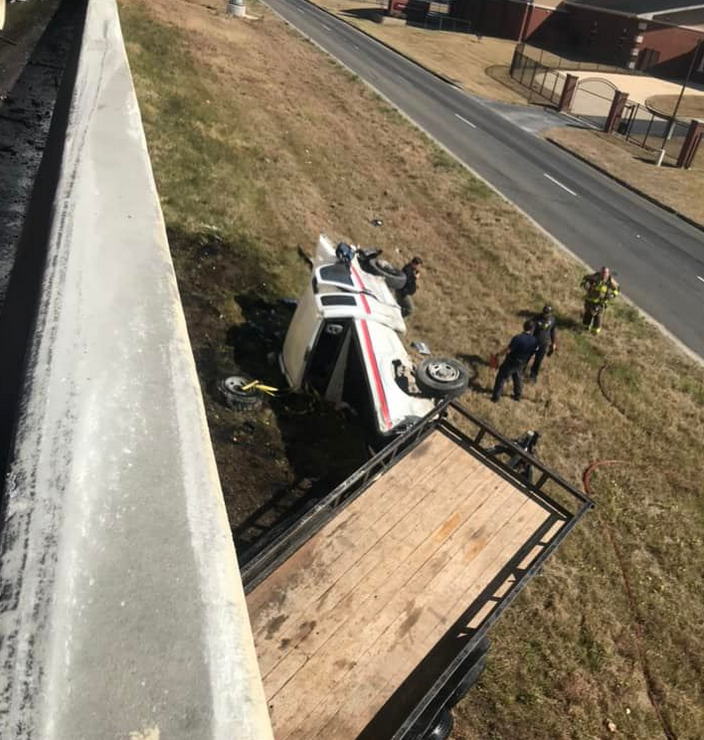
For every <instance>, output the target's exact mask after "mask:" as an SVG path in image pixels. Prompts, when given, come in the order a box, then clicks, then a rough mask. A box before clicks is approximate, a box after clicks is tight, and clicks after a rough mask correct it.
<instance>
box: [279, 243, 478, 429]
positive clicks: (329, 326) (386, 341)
mask: <svg viewBox="0 0 704 740" xmlns="http://www.w3.org/2000/svg"><path fill="white" fill-rule="evenodd" d="M379 254H380V253H379V252H378V251H368V250H361V249H354V248H352V247H349V246H348V245H346V244H340V245H338V247H337V248H336V247H335V245H334V244H333V243H332V241H330V239H328V237H326V236H325V235H324V234H321V235H320V237H319V239H318V247H317V252H316V255H315V259H314V263H313V276H312V279H311V281H310V282H309V283H308V285H307V286H306V289H305V290H304V291H303V294H302V295H301V297H300V299H299V301H298V307H297V309H296V312H295V314H294V316H293V319H292V320H291V324H290V326H289V329H288V333H287V334H286V339H285V341H284V346H283V351H282V353H281V357H280V361H281V369H282V371H283V373H284V375H285V376H286V379H287V381H288V383H289V385H290V386H291V388H292V389H293V390H301V389H304V388H307V389H311V390H314V391H316V392H317V393H319V394H320V395H322V396H324V397H325V398H326V399H328V400H329V401H331V402H333V403H343V402H344V403H347V404H349V405H350V406H351V407H353V408H354V409H355V410H356V411H357V413H359V414H360V416H361V417H362V419H363V421H364V422H365V423H366V424H367V426H368V427H369V428H370V431H371V432H372V434H373V435H374V436H381V437H382V438H388V437H390V436H394V435H397V434H400V433H401V432H403V431H405V430H406V429H407V428H408V427H409V426H411V425H412V424H414V423H415V422H416V421H417V420H418V419H421V418H422V417H424V416H425V415H426V414H428V413H429V412H430V411H431V410H432V409H433V407H434V405H435V403H436V402H437V401H438V400H440V399H444V398H447V397H449V396H457V395H460V394H461V393H462V392H463V391H464V390H465V389H466V388H467V382H468V372H467V370H466V368H465V367H464V366H463V365H462V364H461V363H460V362H458V361H457V360H455V359H454V358H447V357H439V358H433V357H430V358H426V359H424V360H422V361H421V362H420V363H419V364H418V366H417V367H415V368H414V366H413V363H412V362H411V360H410V358H409V356H408V353H407V352H406V348H405V347H404V345H403V342H402V341H401V337H400V335H402V334H404V333H405V332H406V325H405V323H404V321H403V318H402V317H401V309H400V308H399V306H398V303H397V302H396V299H395V295H394V290H398V289H400V288H402V287H403V284H404V280H405V275H404V273H403V272H402V271H401V270H398V269H396V268H394V267H392V266H391V265H389V264H388V263H387V262H385V261H383V260H381V259H380V258H379Z"/></svg>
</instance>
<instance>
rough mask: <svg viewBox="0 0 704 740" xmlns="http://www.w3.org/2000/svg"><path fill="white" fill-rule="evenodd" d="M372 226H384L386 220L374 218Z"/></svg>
mask: <svg viewBox="0 0 704 740" xmlns="http://www.w3.org/2000/svg"><path fill="white" fill-rule="evenodd" d="M371 223H372V226H383V225H384V222H383V221H382V220H381V219H380V218H373V219H372V222H371Z"/></svg>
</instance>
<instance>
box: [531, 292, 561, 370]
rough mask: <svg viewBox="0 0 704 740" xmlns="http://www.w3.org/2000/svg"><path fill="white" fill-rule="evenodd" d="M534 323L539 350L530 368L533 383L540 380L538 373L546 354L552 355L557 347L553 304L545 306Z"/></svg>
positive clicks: (535, 317) (534, 333) (534, 319)
mask: <svg viewBox="0 0 704 740" xmlns="http://www.w3.org/2000/svg"><path fill="white" fill-rule="evenodd" d="M533 323H534V324H535V329H534V330H533V336H534V337H535V338H536V339H537V340H538V351H537V352H536V353H535V359H534V360H533V367H532V368H531V369H530V376H529V377H530V382H531V383H535V382H536V381H537V380H538V373H539V372H540V366H541V365H542V363H543V358H544V357H545V355H547V356H548V357H551V356H552V353H553V352H554V351H555V350H556V349H557V330H556V326H555V324H556V322H555V314H554V313H553V310H552V306H543V310H542V311H541V312H540V313H539V314H537V315H536V316H534V317H533Z"/></svg>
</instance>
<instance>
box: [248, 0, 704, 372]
mask: <svg viewBox="0 0 704 740" xmlns="http://www.w3.org/2000/svg"><path fill="white" fill-rule="evenodd" d="M261 2H262V3H263V4H264V5H265V6H266V7H267V8H268V9H269V11H270V12H272V13H273V14H274V15H276V16H277V17H278V18H280V19H281V21H282V22H283V23H284V24H285V25H287V26H289V27H290V28H292V29H293V30H294V31H295V32H296V33H297V34H299V35H300V36H301V37H303V38H304V39H307V40H308V41H309V42H310V43H311V44H313V45H314V46H315V47H317V48H318V49H319V50H320V51H321V52H322V53H323V54H325V55H326V56H328V57H330V59H333V60H334V61H335V62H336V63H337V64H339V65H340V66H341V67H343V68H344V69H346V70H347V71H348V72H350V73H351V74H353V75H354V76H355V77H356V78H357V79H359V80H360V81H361V82H362V84H363V85H365V86H366V87H368V88H369V89H370V90H373V91H374V92H375V93H376V94H377V95H378V96H379V97H380V98H382V99H383V100H385V101H386V102H387V103H388V104H389V105H390V106H391V107H392V108H393V109H394V110H396V111H398V113H399V115H401V116H402V117H403V118H404V119H405V120H406V121H407V122H408V123H409V124H410V125H411V126H412V127H413V128H415V129H417V130H418V131H420V132H422V133H423V135H424V136H427V137H428V139H429V140H431V141H433V142H434V143H435V144H436V145H437V146H439V147H440V148H441V149H442V150H443V151H444V152H445V153H446V154H447V155H448V156H450V157H452V159H454V160H455V161H456V162H457V163H458V164H459V165H460V166H461V167H463V168H464V169H466V170H467V171H468V172H470V173H471V174H472V175H473V176H474V177H476V178H477V180H480V181H481V182H483V183H484V184H485V185H486V186H487V187H488V188H489V189H490V190H491V191H492V192H494V193H496V195H497V196H498V197H499V198H500V199H501V200H502V201H504V202H505V203H508V204H509V205H511V206H512V207H513V208H515V209H516V211H517V212H518V213H519V214H520V215H521V216H522V217H523V218H525V219H526V220H527V221H528V222H529V223H531V224H532V225H533V226H534V227H535V228H536V229H537V230H538V231H539V232H540V233H541V234H543V235H544V236H545V237H546V239H547V240H548V241H549V242H550V243H552V244H553V245H554V246H555V247H557V248H558V249H560V250H561V251H563V252H564V253H565V254H567V255H569V256H570V257H571V258H572V259H573V260H575V262H576V263H577V264H581V265H583V266H584V267H586V268H587V269H588V270H590V271H592V272H593V271H594V269H595V268H594V267H593V266H592V265H590V264H589V263H587V262H586V261H585V260H584V259H582V257H580V256H579V255H578V254H577V253H576V252H573V251H572V250H571V249H570V248H569V247H568V246H567V245H566V244H563V243H562V242H561V241H560V240H559V239H557V238H556V237H554V236H553V235H552V234H551V233H550V232H549V231H548V230H547V229H546V228H544V227H543V226H541V225H540V224H539V223H538V222H537V221H536V220H535V219H534V218H533V217H532V216H530V215H529V214H528V213H526V211H524V210H523V209H522V208H520V206H518V205H517V204H516V203H514V202H513V201H512V200H511V199H510V198H508V197H507V196H506V195H504V194H503V193H502V192H501V191H500V190H499V189H498V188H497V187H495V186H494V185H492V184H491V183H490V182H489V181H488V180H487V179H486V178H484V177H482V176H481V175H480V174H479V173H478V172H476V171H475V170H474V169H473V168H472V167H470V165H468V164H467V163H466V162H463V161H462V160H461V159H460V158H459V157H458V156H457V155H456V154H454V153H453V152H451V151H450V150H449V149H448V148H447V147H446V146H445V145H444V144H443V143H442V142H441V141H439V140H438V139H436V138H435V137H434V136H433V135H432V134H431V133H430V132H429V131H426V130H425V129H424V128H423V127H422V126H421V125H420V124H418V123H416V121H414V120H413V119H412V118H411V117H410V116H409V115H408V114H407V113H405V112H404V111H403V110H401V109H400V108H399V107H398V106H397V105H396V103H394V102H393V101H392V100H390V99H389V98H387V97H386V95H384V94H383V93H382V92H381V91H380V90H378V89H377V88H376V87H375V86H374V85H373V84H372V83H371V82H369V81H368V80H365V79H364V78H363V77H360V76H359V75H358V74H357V72H355V71H354V70H353V69H351V68H350V67H348V66H347V65H346V64H345V63H344V62H342V61H341V60H340V59H338V58H337V57H336V56H334V55H333V54H331V53H330V52H329V51H327V49H325V48H323V47H322V46H321V45H320V44H319V43H318V42H317V41H315V40H314V39H312V38H311V37H310V36H308V34H306V33H305V32H304V31H301V30H300V29H299V28H298V27H297V26H295V25H294V24H293V23H291V22H290V21H288V20H287V19H286V18H284V17H283V16H282V15H281V14H280V13H279V12H278V11H277V10H275V9H274V8H272V7H271V6H270V5H269V4H268V3H267V0H261ZM305 2H306V3H307V4H308V5H313V6H314V7H316V8H318V9H319V10H323V9H322V8H320V6H318V5H315V3H314V2H312V1H311V0H305ZM323 12H324V13H326V14H327V15H330V16H332V17H333V18H336V19H337V20H338V21H340V22H341V23H345V21H343V20H342V19H341V18H339V17H338V16H336V15H333V14H332V13H330V12H328V11H326V10H323ZM347 25H348V26H349V27H350V28H352V29H354V30H356V31H359V29H358V28H357V27H356V26H353V25H352V24H351V23H347ZM359 33H363V34H364V35H365V36H367V37H368V38H370V39H372V40H373V41H376V42H377V43H380V44H381V42H380V41H378V40H377V39H375V38H374V37H373V36H369V34H367V33H364V31H359ZM381 45H382V46H387V45H386V44H381ZM388 48H389V49H391V50H392V51H393V52H394V53H396V54H398V53H399V52H397V51H396V50H395V49H393V48H392V47H388ZM400 56H404V55H403V54H400ZM406 58H407V59H408V57H406ZM411 61H412V62H413V63H414V64H417V62H415V61H414V60H411ZM431 74H433V75H435V76H436V77H437V74H435V73H434V72H431ZM458 89H459V90H460V91H461V92H464V91H463V90H462V89H461V88H458ZM464 94H465V95H466V94H467V93H466V92H465V93H464ZM551 143H554V142H551ZM566 151H567V152H568V153H569V154H572V152H570V151H569V150H566ZM587 164H590V163H589V162H587ZM658 205H659V204H658ZM621 297H622V298H623V299H624V301H626V302H627V303H628V304H629V305H631V306H633V308H634V309H635V310H636V311H637V312H638V314H639V315H640V316H642V317H643V319H644V320H645V321H646V322H648V323H649V324H650V325H651V326H654V327H655V328H656V329H657V330H658V331H660V332H661V333H662V334H663V335H664V336H666V337H667V338H668V339H670V340H671V341H672V343H673V344H674V345H675V346H676V347H677V348H678V349H679V350H680V352H682V354H684V355H685V356H687V357H688V358H689V359H691V360H693V361H694V362H695V363H697V364H698V365H700V366H702V367H704V357H700V356H699V355H698V354H697V353H696V352H695V351H694V350H693V349H690V348H689V347H688V346H687V345H686V344H685V343H684V342H683V341H682V340H681V339H678V338H677V337H676V336H675V335H674V334H673V333H672V332H671V331H670V330H669V329H667V328H666V327H665V326H663V324H661V323H660V322H659V321H658V320H657V319H655V318H653V317H652V316H651V315H650V314H649V313H647V312H646V311H644V310H643V309H642V308H640V307H639V306H637V305H636V304H635V303H633V301H632V300H631V299H630V298H628V296H627V295H625V294H624V293H621Z"/></svg>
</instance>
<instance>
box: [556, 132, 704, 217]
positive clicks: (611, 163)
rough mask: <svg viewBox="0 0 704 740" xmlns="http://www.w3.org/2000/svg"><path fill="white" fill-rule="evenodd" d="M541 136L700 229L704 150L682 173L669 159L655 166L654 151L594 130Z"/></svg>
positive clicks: (703, 208)
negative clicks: (688, 219)
mask: <svg viewBox="0 0 704 740" xmlns="http://www.w3.org/2000/svg"><path fill="white" fill-rule="evenodd" d="M545 135H546V137H547V138H548V139H550V140H552V141H556V142H558V143H559V144H562V145H563V146H565V147H567V148H568V149H570V150H571V151H573V152H575V153H576V154H579V155H580V156H581V157H584V158H585V159H586V160H587V161H589V162H591V163H592V164H595V165H596V166H597V167H600V168H602V169H604V170H606V172H608V173H609V174H611V175H613V176H614V177H617V178H619V179H620V180H623V181H624V182H626V183H627V184H628V185H631V186H632V187H634V188H637V189H638V190H640V191H641V192H643V193H646V194H647V195H649V196H650V197H651V198H654V199H655V200H657V201H658V202H660V203H662V204H664V205H666V206H670V207H671V208H674V209H675V210H676V211H678V212H679V213H682V214H684V215H685V216H687V217H688V218H691V219H693V220H694V221H696V222H697V223H700V224H702V225H703V226H704V198H703V197H702V191H703V190H704V150H702V151H699V152H697V154H696V155H695V157H694V163H693V165H692V167H690V169H688V170H684V169H679V168H677V167H675V166H674V164H673V162H672V160H667V161H666V162H665V163H663V166H662V167H656V166H655V161H656V157H657V152H653V151H651V150H649V149H643V148H642V147H640V146H636V145H635V144H630V143H629V142H627V141H625V140H624V139H622V138H619V137H616V136H611V135H607V134H604V133H600V132H598V131H586V130H583V129H574V128H560V129H553V130H551V131H548V132H547V133H546V134H545Z"/></svg>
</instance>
